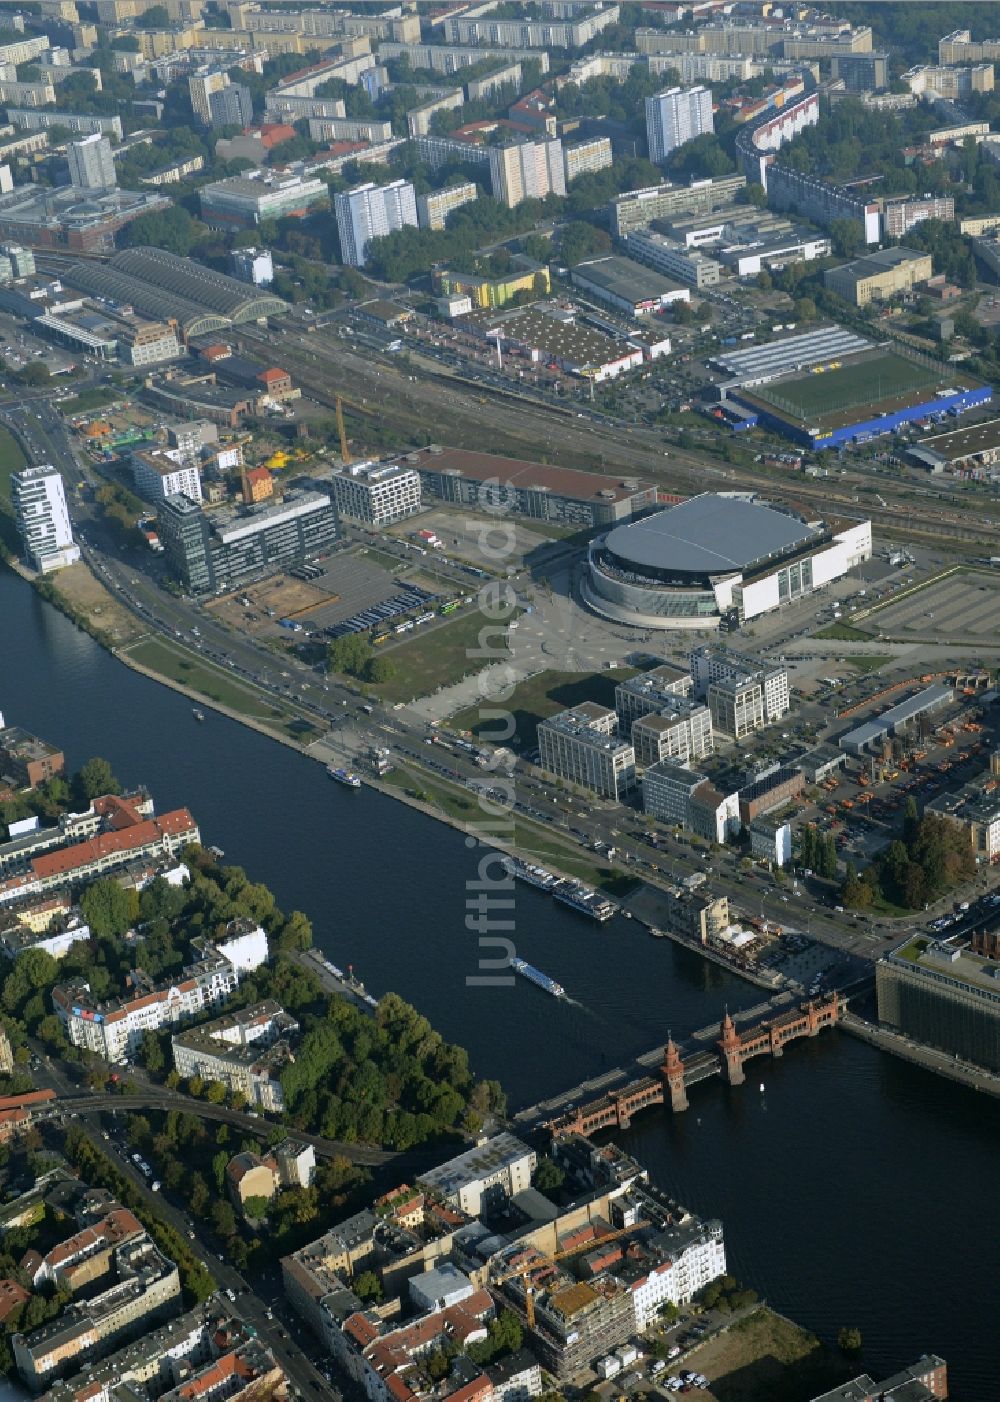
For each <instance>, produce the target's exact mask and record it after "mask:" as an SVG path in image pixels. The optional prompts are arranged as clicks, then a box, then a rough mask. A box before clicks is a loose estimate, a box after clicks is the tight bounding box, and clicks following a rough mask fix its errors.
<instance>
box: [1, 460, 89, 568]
mask: <svg viewBox="0 0 1000 1402" xmlns="http://www.w3.org/2000/svg"><path fill="white" fill-rule="evenodd" d="M10 494H11V503H12V505H13V507H14V519H15V521H16V522H17V529H18V531H19V532H20V535H21V540H22V541H23V543H24V555H25V559H26V560H27V562H28V564H29V565H31V567H32V568H33V569H36V570H38V572H39V573H40V574H47V573H48V572H49V571H50V570H59V569H62V568H63V566H64V565H72V564H74V563H75V562H76V561H77V560H79V558H80V547H79V546H78V545H74V544H73V528H72V525H71V524H70V519H69V508H68V507H67V505H66V492H65V490H64V488H63V480H62V478H61V477H60V475H59V473H58V472H57V471H56V469H55V468H54V467H49V466H46V467H26V468H24V470H23V471H21V472H15V473H13V474H12V476H11V479H10Z"/></svg>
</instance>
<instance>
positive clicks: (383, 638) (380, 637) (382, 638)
mask: <svg viewBox="0 0 1000 1402" xmlns="http://www.w3.org/2000/svg"><path fill="white" fill-rule="evenodd" d="M391 637H392V634H391V633H376V634H375V636H374V638H372V642H373V643H374V644H375V646H376V647H378V645H379V643H387V642H388V641H389V639H390V638H391Z"/></svg>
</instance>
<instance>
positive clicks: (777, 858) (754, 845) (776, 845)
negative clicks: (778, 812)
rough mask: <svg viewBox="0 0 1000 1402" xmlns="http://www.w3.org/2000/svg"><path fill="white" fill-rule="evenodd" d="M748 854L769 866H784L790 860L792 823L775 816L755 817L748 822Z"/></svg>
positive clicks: (789, 862)
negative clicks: (767, 863)
mask: <svg viewBox="0 0 1000 1402" xmlns="http://www.w3.org/2000/svg"><path fill="white" fill-rule="evenodd" d="M750 855H751V857H753V858H755V859H756V860H757V861H764V862H769V863H770V864H771V866H775V867H786V866H789V865H790V864H791V860H792V825H791V823H788V822H782V821H779V820H778V819H776V818H768V817H763V818H755V819H754V820H753V822H752V823H751V824H750Z"/></svg>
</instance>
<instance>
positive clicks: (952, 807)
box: [924, 781, 1000, 866]
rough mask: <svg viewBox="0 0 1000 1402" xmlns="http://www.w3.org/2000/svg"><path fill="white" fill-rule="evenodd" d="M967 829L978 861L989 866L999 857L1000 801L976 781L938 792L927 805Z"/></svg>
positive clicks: (931, 811)
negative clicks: (952, 789) (956, 788)
mask: <svg viewBox="0 0 1000 1402" xmlns="http://www.w3.org/2000/svg"><path fill="white" fill-rule="evenodd" d="M924 812H925V813H932V814H934V815H935V816H936V817H938V818H943V819H944V820H945V822H948V823H951V824H952V825H953V826H954V827H957V828H959V829H960V830H961V831H962V832H964V833H965V835H966V837H967V838H968V840H969V845H970V846H971V848H972V851H973V852H974V853H975V857H976V862H977V863H979V864H981V865H983V866H990V865H992V864H993V863H994V862H995V861H997V859H998V858H1000V802H998V800H997V799H996V798H994V797H993V794H992V791H991V792H989V793H987V792H985V791H984V790H983V789H982V787H981V786H980V785H979V784H978V783H976V782H975V781H974V782H973V783H971V784H966V785H965V786H964V787H963V788H961V789H959V791H958V793H944V794H937V795H936V796H935V797H934V798H932V799H930V800H929V802H928V803H927V804H926V805H925V807H924Z"/></svg>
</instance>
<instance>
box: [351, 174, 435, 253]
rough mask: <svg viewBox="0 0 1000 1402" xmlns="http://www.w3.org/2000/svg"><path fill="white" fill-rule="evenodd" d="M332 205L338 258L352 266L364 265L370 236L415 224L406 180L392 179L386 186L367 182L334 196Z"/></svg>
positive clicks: (414, 205) (413, 198) (413, 200)
mask: <svg viewBox="0 0 1000 1402" xmlns="http://www.w3.org/2000/svg"><path fill="white" fill-rule="evenodd" d="M333 208H334V213H335V214H336V216H337V232H338V234H339V235H340V254H341V259H342V260H343V262H345V263H348V264H350V265H351V266H352V267H354V268H363V267H364V265H365V262H366V261H367V258H368V245H369V244H370V243H371V241H372V239H377V238H382V237H384V235H386V234H391V233H392V232H393V231H394V230H396V229H403V228H407V227H410V228H416V227H417V225H418V219H417V199H416V194H415V193H414V189H413V186H412V184H411V183H410V181H408V180H394V181H392V183H391V184H389V185H375V184H374V183H372V182H371V181H369V183H368V184H367V185H359V186H357V187H356V188H355V189H353V190H347V191H345V193H344V194H338V195H334V197H333Z"/></svg>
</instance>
